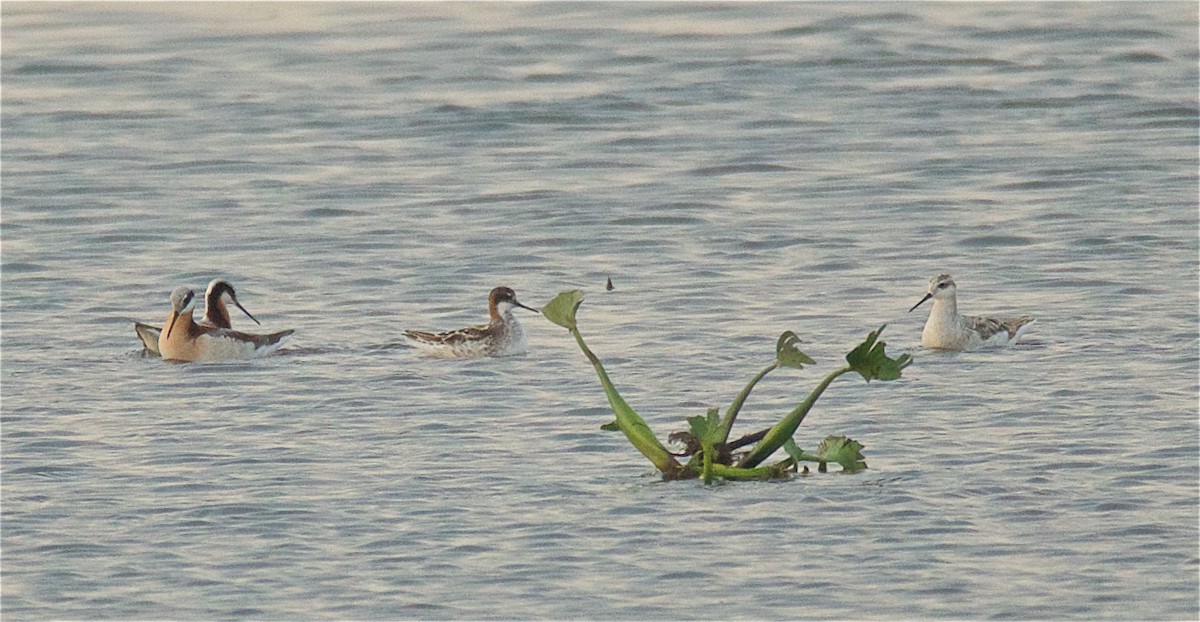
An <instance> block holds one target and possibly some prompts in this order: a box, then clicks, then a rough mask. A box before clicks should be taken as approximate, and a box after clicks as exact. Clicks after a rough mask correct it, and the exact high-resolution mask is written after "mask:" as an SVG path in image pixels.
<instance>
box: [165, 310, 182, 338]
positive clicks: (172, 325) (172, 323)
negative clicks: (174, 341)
mask: <svg viewBox="0 0 1200 622" xmlns="http://www.w3.org/2000/svg"><path fill="white" fill-rule="evenodd" d="M178 319H179V313H177V312H175V311H172V312H171V321H170V322H167V339H170V338H171V329H173V328H175V320H178Z"/></svg>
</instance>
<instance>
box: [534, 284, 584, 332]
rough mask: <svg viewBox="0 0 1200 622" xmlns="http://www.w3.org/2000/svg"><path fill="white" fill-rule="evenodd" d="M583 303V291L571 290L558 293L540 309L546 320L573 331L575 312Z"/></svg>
mask: <svg viewBox="0 0 1200 622" xmlns="http://www.w3.org/2000/svg"><path fill="white" fill-rule="evenodd" d="M582 302H583V290H580V289H572V290H567V291H565V292H562V293H560V294H559V295H557V296H555V297H554V300H551V301H550V302H548V303H546V306H544V307H542V315H544V316H546V319H548V320H550V321H551V322H554V323H555V324H558V325H559V326H562V327H563V328H565V329H567V330H572V331H573V330H575V329H576V328H575V312H576V311H577V310H578V309H579V305H580V303H582Z"/></svg>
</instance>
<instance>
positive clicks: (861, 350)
mask: <svg viewBox="0 0 1200 622" xmlns="http://www.w3.org/2000/svg"><path fill="white" fill-rule="evenodd" d="M884 328H887V324H884V325H883V326H880V327H879V330H877V331H874V332H872V333H871V334H869V335H867V338H866V340H864V341H863V342H862V343H861V344H859V345H858V347H857V348H854V349H853V350H851V351H850V353H849V354H847V355H846V363H848V364H849V365H850V369H852V370H854V371H856V372H858V373H859V374H861V375H862V377H863V379H865V380H866V381H867V382H870V381H872V380H895V379H897V378H899V377H900V370H902V369H904V368H905V367H908V366H909V364H910V363H912V356H910V355H908V354H902V355H900V356H898V357H896V358H894V359H893V358H889V357H888V355H887V354H886V353H885V352H884V348H886V347H887V343H886V342H883V341H880V342H878V343H876V341H875V340H876V339H877V338H878V337H879V335H880V334H881V333H883V329H884Z"/></svg>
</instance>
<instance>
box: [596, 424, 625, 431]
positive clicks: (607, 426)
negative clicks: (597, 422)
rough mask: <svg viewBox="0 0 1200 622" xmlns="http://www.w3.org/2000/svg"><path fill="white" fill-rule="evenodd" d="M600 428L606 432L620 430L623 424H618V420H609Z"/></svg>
mask: <svg viewBox="0 0 1200 622" xmlns="http://www.w3.org/2000/svg"><path fill="white" fill-rule="evenodd" d="M600 429H601V430H604V431H605V432H620V431H621V426H619V425H617V422H616V421H609V422H608V423H606V424H604V425H602V426H600Z"/></svg>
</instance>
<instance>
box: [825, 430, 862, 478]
mask: <svg viewBox="0 0 1200 622" xmlns="http://www.w3.org/2000/svg"><path fill="white" fill-rule="evenodd" d="M862 448H863V446H862V443H859V442H858V441H856V440H854V439H851V438H849V437H847V436H827V437H825V440H823V441H821V444H820V445H819V446H818V447H817V457H818V458H820V460H821V462H836V463H838V464H840V465H842V470H843V471H845V472H847V473H857V472H858V471H861V470H863V469H865V468H867V462H866V459H865V458H863V455H862Z"/></svg>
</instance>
